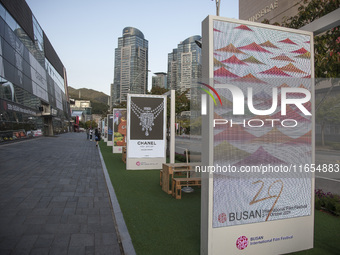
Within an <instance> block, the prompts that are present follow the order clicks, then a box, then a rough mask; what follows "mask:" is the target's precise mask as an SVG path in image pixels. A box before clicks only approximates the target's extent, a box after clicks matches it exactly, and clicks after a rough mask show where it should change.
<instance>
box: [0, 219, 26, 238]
mask: <svg viewBox="0 0 340 255" xmlns="http://www.w3.org/2000/svg"><path fill="white" fill-rule="evenodd" d="M24 232H25V226H24V225H23V224H16V223H15V224H11V223H10V222H8V223H6V224H3V225H1V228H0V237H5V236H21V235H22V234H23V233H24Z"/></svg>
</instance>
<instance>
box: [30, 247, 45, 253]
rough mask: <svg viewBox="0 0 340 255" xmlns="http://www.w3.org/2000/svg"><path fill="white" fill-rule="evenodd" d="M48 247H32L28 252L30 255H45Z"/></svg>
mask: <svg viewBox="0 0 340 255" xmlns="http://www.w3.org/2000/svg"><path fill="white" fill-rule="evenodd" d="M49 252H50V248H49V247H44V248H40V247H39V248H33V249H32V250H31V252H30V253H29V254H30V255H46V254H49Z"/></svg>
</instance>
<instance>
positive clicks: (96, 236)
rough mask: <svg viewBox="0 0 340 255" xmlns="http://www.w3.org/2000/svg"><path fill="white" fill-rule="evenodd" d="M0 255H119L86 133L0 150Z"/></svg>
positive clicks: (96, 156) (97, 162)
mask: <svg viewBox="0 0 340 255" xmlns="http://www.w3.org/2000/svg"><path fill="white" fill-rule="evenodd" d="M0 254H72V255H73V254H121V252H120V246H119V244H118V240H117V234H116V230H115V225H114V220H113V214H112V208H111V202H110V198H109V195H108V191H107V186H106V182H105V179H104V174H103V170H102V166H101V161H100V156H99V153H98V149H97V147H96V146H95V142H90V141H88V140H86V134H85V133H67V134H62V135H59V136H58V137H41V138H37V139H32V140H28V141H23V142H17V143H11V144H4V145H0Z"/></svg>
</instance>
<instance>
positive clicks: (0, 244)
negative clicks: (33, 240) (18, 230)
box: [0, 236, 21, 254]
mask: <svg viewBox="0 0 340 255" xmlns="http://www.w3.org/2000/svg"><path fill="white" fill-rule="evenodd" d="M20 239H21V236H5V237H1V238H0V250H13V249H14V248H15V246H16V245H17V243H18V242H19V241H20ZM0 254H2V253H0Z"/></svg>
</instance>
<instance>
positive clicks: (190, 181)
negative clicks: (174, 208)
mask: <svg viewBox="0 0 340 255" xmlns="http://www.w3.org/2000/svg"><path fill="white" fill-rule="evenodd" d="M184 186H199V187H200V186H201V178H200V177H192V178H172V195H173V196H174V197H175V198H176V199H181V198H182V187H184Z"/></svg>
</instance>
